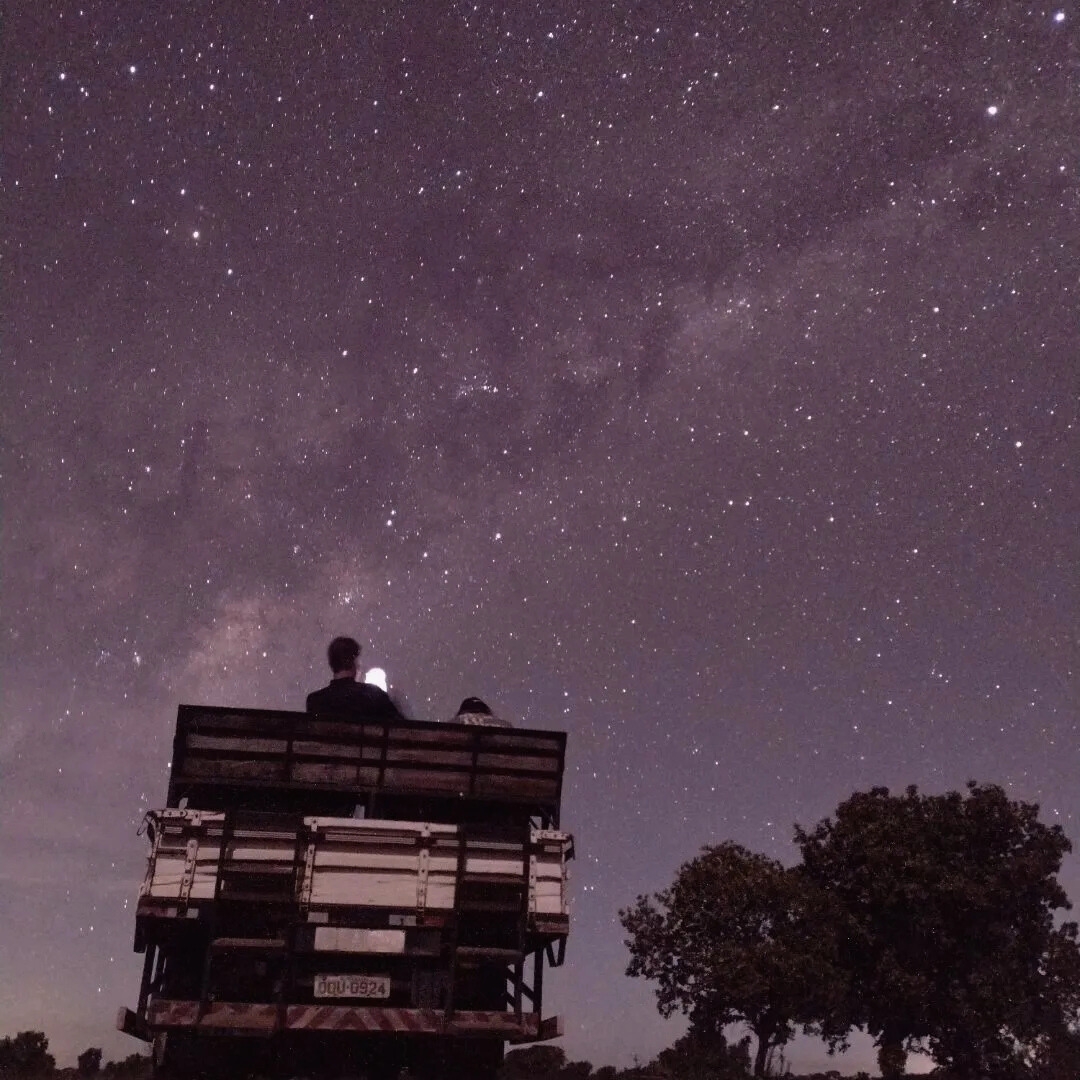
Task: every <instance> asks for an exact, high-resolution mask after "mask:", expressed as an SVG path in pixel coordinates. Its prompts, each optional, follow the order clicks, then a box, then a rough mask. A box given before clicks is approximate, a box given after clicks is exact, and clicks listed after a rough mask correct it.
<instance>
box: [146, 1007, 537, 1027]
mask: <svg viewBox="0 0 1080 1080" xmlns="http://www.w3.org/2000/svg"><path fill="white" fill-rule="evenodd" d="M281 1019H282V1017H281V1013H280V1011H279V1008H278V1006H276V1005H273V1004H267V1003H265V1002H251V1003H245V1002H234V1001H215V1002H212V1003H210V1004H209V1005H208V1006H207V1008H206V1011H205V1012H204V1013H203V1015H202V1017H200V1016H199V1004H198V1002H195V1001H162V1000H158V1001H152V1002H150V1004H149V1007H148V1008H147V1021H148V1023H149V1024H150V1025H152V1026H156V1027H183V1026H190V1025H196V1024H197V1025H198V1026H199V1027H209V1028H215V1029H219V1030H220V1029H228V1028H230V1027H232V1028H236V1029H238V1030H246V1031H273V1030H275V1029H277V1027H278V1025H279V1022H280V1021H281ZM284 1026H285V1027H286V1028H288V1029H291V1030H294V1031H297V1030H299V1031H303V1030H308V1031H361V1032H362V1031H371V1032H396V1033H401V1032H407V1033H416V1034H440V1033H442V1032H447V1031H457V1032H464V1033H468V1032H472V1033H475V1034H481V1033H483V1032H492V1033H495V1032H505V1033H508V1034H518V1035H529V1034H535V1033H537V1032H538V1031H539V1029H540V1018H539V1016H538V1015H537V1014H536V1013H523V1014H522V1016H521V1020H520V1021H519V1020H518V1019H517V1017H515V1016H514V1014H513V1013H508V1012H490V1011H486V1010H479V1009H477V1010H475V1011H469V1010H464V1011H459V1012H455V1013H454V1014H453V1015H452V1016H451V1017H450V1019H449V1020H448V1019H447V1018H446V1017H445V1016H444V1014H443V1013H442V1011H441V1010H438V1009H399V1008H389V1007H367V1006H350V1005H289V1006H287V1007H286V1009H285V1015H284Z"/></svg>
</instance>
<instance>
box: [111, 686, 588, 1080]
mask: <svg viewBox="0 0 1080 1080" xmlns="http://www.w3.org/2000/svg"><path fill="white" fill-rule="evenodd" d="M565 748H566V735H565V734H564V733H563V732H557V731H540V730H526V729H522V728H496V727H483V726H467V725H464V724H454V723H451V724H433V723H423V722H416V721H404V722H382V721H378V722H359V721H350V720H342V719H332V718H323V717H313V716H310V715H307V714H304V713H293V712H278V711H267V710H256V709H227V708H214V707H204V706H191V705H181V706H180V709H179V714H178V716H177V724H176V738H175V741H174V745H173V757H172V767H171V775H170V780H169V789H168V797H167V805H166V807H165V808H164V809H161V810H155V811H152V812H150V813H148V814H147V817H146V823H147V832H148V835H149V838H150V843H151V851H150V856H149V860H148V865H147V871H146V877H145V880H144V881H143V884H142V887H141V888H140V890H139V899H138V906H137V909H136V917H135V950H136V952H140V953H144V954H145V961H144V964H143V973H142V980H141V984H140V987H139V998H138V1003H137V1005H136V1007H135V1008H134V1009H133V1010H132V1009H127V1008H124V1009H121V1010H120V1015H119V1017H118V1021H117V1026H118V1027H119V1028H120V1030H122V1031H125V1032H127V1033H128V1034H130V1035H134V1036H136V1037H137V1038H141V1039H144V1040H146V1041H148V1042H151V1043H152V1044H153V1060H154V1064H155V1068H156V1070H157V1072H158V1073H159V1074H160V1075H162V1076H166V1077H169V1078H173V1080H188V1078H191V1077H197V1076H222V1077H224V1076H230V1077H235V1076H238V1075H244V1074H246V1073H257V1074H261V1075H286V1076H304V1077H323V1076H328V1077H339V1076H365V1077H369V1078H371V1080H386V1078H392V1077H396V1076H397V1075H398V1073H399V1071H400V1070H401V1069H402V1068H408V1070H409V1075H410V1076H413V1077H420V1078H425V1080H451V1078H453V1077H458V1076H460V1077H466V1076H468V1077H476V1078H478V1080H490V1078H491V1077H493V1076H494V1074H495V1072H496V1071H497V1069H498V1067H499V1065H500V1063H501V1061H502V1056H503V1047H504V1043H505V1042H506V1041H509V1042H512V1043H527V1042H535V1041H539V1040H542V1039H548V1038H554V1037H556V1036H557V1035H559V1034H561V1033H562V1032H561V1025H560V1022H559V1019H558V1018H557V1017H549V1018H544V1017H543V1016H542V1006H543V975H544V967H545V963H546V964H547V965H548V966H552V967H555V966H558V965H560V964H561V963H562V961H563V957H564V954H565V948H566V938H567V933H568V931H569V917H568V914H567V875H566V863H567V860H568V859H570V858H572V857H573V841H572V838H571V837H570V835H569V834H567V833H564V832H561V831H560V830H559V804H560V799H561V795H562V780H563V769H564V760H565ZM354 808H355V812H354Z"/></svg>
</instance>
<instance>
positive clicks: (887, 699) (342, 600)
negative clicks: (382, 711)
mask: <svg viewBox="0 0 1080 1080" xmlns="http://www.w3.org/2000/svg"><path fill="white" fill-rule="evenodd" d="M5 6H6V8H7V15H6V17H5V19H4V25H3V35H2V49H3V84H2V152H3V153H2V161H3V193H4V221H3V231H2V255H3V267H2V272H3V292H2V308H3V321H4V327H3V337H2V341H0V355H2V357H3V369H4V381H3V393H2V395H0V416H2V430H3V435H2V437H3V465H4V499H3V522H2V529H3V536H2V551H3V556H4V565H3V609H4V620H3V627H4V637H3V642H4V646H3V655H2V672H0V675H2V688H3V709H2V714H0V927H2V930H0V972H2V977H0V1034H12V1033H14V1032H15V1031H17V1030H20V1029H22V1028H27V1027H30V1028H39V1029H44V1030H45V1031H46V1032H47V1033H48V1034H49V1036H50V1039H51V1041H52V1046H53V1049H54V1051H56V1053H57V1055H58V1057H59V1058H60V1059H61V1061H62V1062H66V1061H69V1060H70V1059H71V1058H72V1057H73V1055H74V1054H75V1053H76V1052H78V1051H80V1050H82V1049H84V1048H85V1047H86V1046H89V1045H104V1046H105V1048H106V1055H107V1056H117V1055H120V1054H127V1053H130V1052H132V1051H134V1050H135V1049H137V1048H138V1046H139V1044H138V1043H136V1042H135V1041H134V1040H131V1039H128V1038H126V1037H124V1036H120V1035H118V1034H115V1033H112V1034H110V1031H111V1026H112V1023H113V1017H114V1015H115V1011H116V1008H117V1007H118V1006H120V1005H132V1004H134V1001H135V997H136V992H137V984H138V973H139V963H140V958H138V957H136V956H135V955H134V954H133V953H132V951H131V939H132V931H133V925H134V920H133V915H134V910H133V909H134V898H135V895H136V891H137V887H138V883H139V881H140V880H141V875H142V871H143V867H144V858H145V852H146V841H145V839H144V838H140V837H138V836H136V828H137V826H138V824H139V821H140V819H141V816H142V812H143V810H144V809H145V808H146V807H148V806H154V805H159V804H160V803H161V802H162V801H163V798H164V792H165V784H166V779H167V769H168V761H169V755H170V747H171V738H172V727H173V723H174V720H175V711H176V705H177V704H178V703H179V702H181V701H183V702H201V703H213V704H226V705H246V706H263V707H269V708H302V707H303V702H304V695H305V694H306V693H307V691H308V690H311V689H313V688H314V687H316V686H318V685H321V684H322V683H323V682H325V679H326V676H327V675H328V670H327V669H326V666H325V647H326V643H327V641H328V640H329V638H330V637H331V636H332V635H333V634H336V633H347V634H352V635H353V636H355V637H357V638H359V639H360V640H361V641H362V642H363V643H364V647H365V657H364V658H365V660H366V661H368V662H370V663H372V664H375V663H377V664H380V665H382V666H384V667H385V668H386V669H387V670H388V671H389V673H390V677H391V681H392V683H393V684H394V685H395V686H396V687H398V688H399V689H400V690H401V691H403V692H404V693H405V694H406V695H407V698H408V701H409V702H410V704H411V707H412V710H413V713H414V715H415V716H416V717H417V718H418V719H431V720H437V719H447V718H449V717H450V716H451V715H452V714H453V713H454V711H455V710H456V708H457V705H458V703H459V701H460V700H461V699H462V698H463V697H465V696H467V695H472V694H476V695H479V696H481V697H483V698H485V699H486V700H487V701H489V703H490V704H491V705H492V706H493V707H494V708H495V710H496V711H497V712H499V713H501V714H502V715H504V716H506V717H507V718H508V719H510V720H512V721H513V722H514V723H515V724H518V725H525V726H534V727H553V728H561V729H565V730H566V731H568V732H569V748H568V752H569V765H568V787H567V796H566V799H565V802H564V825H565V826H566V827H567V828H569V829H571V830H572V831H573V832H574V833H575V834H576V837H577V847H578V852H579V859H578V861H577V863H576V864H575V865H574V907H573V918H574V926H573V930H572V934H571V939H570V943H569V950H568V960H567V966H566V968H564V969H563V971H562V972H561V973H559V975H558V977H553V978H552V980H551V983H550V990H551V1000H550V1001H549V1011H552V1012H558V1013H561V1014H562V1015H563V1016H564V1017H565V1018H566V1027H567V1037H566V1039H565V1040H564V1044H563V1045H564V1046H565V1049H566V1050H567V1052H568V1053H569V1054H570V1055H571V1056H573V1057H588V1058H589V1059H590V1060H592V1061H593V1062H595V1063H596V1064H601V1063H604V1062H611V1063H616V1064H626V1063H628V1062H629V1060H630V1057H631V1055H632V1054H635V1053H636V1054H638V1055H640V1056H641V1057H643V1058H647V1057H649V1056H651V1055H652V1054H654V1053H655V1052H656V1050H658V1049H659V1048H660V1047H662V1046H664V1045H667V1044H669V1043H670V1042H671V1041H673V1039H674V1038H675V1037H676V1035H677V1034H678V1031H679V1030H680V1029H679V1025H678V1024H677V1023H676V1022H674V1021H673V1022H671V1023H665V1022H662V1021H661V1020H660V1019H659V1017H658V1016H657V1015H656V1011H655V1007H654V1004H653V997H652V993H651V990H650V989H649V987H648V986H647V985H646V984H644V983H641V982H640V981H637V980H635V981H631V980H628V979H626V978H625V977H624V975H623V971H624V968H625V965H626V961H627V953H626V950H625V949H624V947H623V945H622V937H623V934H622V931H621V929H620V927H619V926H618V921H617V910H618V908H619V907H620V906H623V905H626V904H628V903H630V902H631V901H632V900H633V898H634V896H635V895H636V894H637V893H639V892H643V891H646V890H653V889H656V888H660V887H662V886H664V885H665V884H666V883H668V882H669V881H670V879H671V877H672V875H673V873H674V871H675V869H676V868H677V866H678V865H679V864H680V863H681V862H682V861H684V860H685V859H687V858H690V857H692V856H693V855H694V854H695V852H696V851H697V850H698V848H699V847H700V845H702V844H705V843H710V842H719V841H721V840H725V839H733V840H736V841H738V842H740V843H743V844H745V845H747V846H749V847H750V848H753V849H754V850H758V851H762V852H766V853H768V854H770V855H773V856H776V857H778V858H781V859H784V860H786V861H792V860H793V859H794V857H795V853H794V848H793V846H792V843H791V837H792V825H793V823H794V822H796V821H798V822H800V823H802V824H804V825H809V824H812V823H814V822H815V821H817V820H818V819H820V818H821V817H823V816H824V815H826V814H828V813H830V812H831V811H832V810H833V809H834V808H835V806H836V805H837V803H838V802H839V801H840V800H841V799H843V798H844V797H845V796H847V795H848V794H850V793H851V792H852V791H854V790H856V789H862V788H866V787H868V786H871V785H875V784H884V785H888V786H890V787H893V788H899V787H903V786H904V785H906V784H909V783H916V784H918V785H919V786H920V787H921V788H924V789H925V790H927V791H942V790H946V789H948V788H955V787H959V786H961V785H962V784H963V783H964V782H965V781H967V780H968V779H978V780H981V781H987V782H996V783H1000V784H1002V785H1004V786H1005V787H1006V789H1007V790H1008V791H1009V792H1010V794H1012V795H1013V796H1015V797H1018V798H1025V799H1033V800H1036V801H1038V802H1039V803H1040V804H1041V806H1042V811H1043V818H1044V820H1047V821H1049V822H1057V823H1060V824H1062V825H1063V826H1064V827H1065V829H1066V831H1067V832H1068V833H1069V834H1070V835H1072V836H1073V838H1074V839H1075V840H1077V841H1080V784H1078V782H1077V776H1078V773H1080V720H1078V708H1077V706H1078V688H1077V676H1078V670H1077V668H1078V663H1080V659H1078V652H1080V645H1078V637H1077V618H1078V593H1080V572H1078V564H1080V483H1078V478H1077V474H1078V469H1077V463H1078V461H1080V453H1078V434H1080V416H1078V413H1080V407H1078V400H1080V359H1078V347H1077V332H1078V329H1080V318H1078V301H1080V295H1078V292H1080V285H1078V283H1080V187H1078V183H1077V177H1078V171H1080V157H1078V154H1080V149H1078V148H1080V122H1078V115H1080V113H1078V110H1080V37H1078V28H1080V9H1074V8H1073V7H1071V6H1069V5H1066V6H1063V7H1045V6H1041V5H1039V4H1035V5H1034V6H1031V5H1026V4H1022V3H1019V2H1017V0H998V2H993V0H991V2H986V3H979V2H975V0H952V2H948V0H936V2H931V0H923V2H915V0H910V2H897V3H885V2H874V3H865V4H862V5H859V4H852V3H839V2H832V3H829V2H821V3H808V2H795V0H793V2H791V3H784V4H780V3H763V2H760V0H748V2H731V3H728V4H723V3H719V2H718V3H714V4H710V3H698V4H694V3H689V2H681V3H677V4H676V3H667V2H643V3H611V2H607V0H605V2H603V3H601V2H596V3H593V4H580V3H577V4H575V3H563V4H556V3H551V4H532V3H508V4H505V5H500V6H495V7H491V6H488V5H485V4H477V5H474V4H472V3H453V2H447V3H445V4H434V3H423V2H420V0H409V2H399V3H393V2H388V3H386V4H374V3H367V2H353V3H344V4H341V5H340V6H339V5H331V4H322V3H307V4H304V3H299V2H298V3H279V4H273V5H272V4H269V3H267V4H254V3H243V2H239V0H233V2H224V0H222V2H218V3H202V4H200V3H190V4H188V3H185V4H168V5H166V4H156V3H146V2H144V0H138V2H131V3H123V2H114V3H93V2H88V3H86V4H85V5H84V6H82V7H81V8H80V6H79V5H78V4H69V3H58V4H50V3H43V2H39V3H31V2H29V0H12V2H10V3H8V4H7V5H5ZM1062 880H1063V883H1064V884H1065V886H1066V888H1067V890H1068V891H1069V892H1070V894H1071V895H1072V896H1073V897H1074V899H1076V900H1080V855H1073V856H1071V857H1070V860H1069V861H1068V862H1067V864H1066V866H1065V868H1064V871H1063V875H1062ZM793 1059H794V1062H795V1064H796V1066H807V1067H809V1066H811V1065H816V1064H817V1063H818V1062H821V1061H824V1060H825V1057H824V1053H823V1051H822V1050H821V1048H820V1045H819V1044H817V1043H806V1044H805V1045H803V1046H800V1047H797V1048H796V1050H795V1051H794V1054H793ZM869 1060H870V1058H869V1057H868V1056H867V1055H866V1054H865V1053H864V1052H863V1053H856V1054H853V1055H852V1056H851V1057H850V1058H849V1059H848V1060H847V1061H846V1062H845V1063H844V1067H850V1068H852V1069H854V1068H855V1067H860V1066H862V1065H865V1064H866V1063H867V1062H868V1061H869Z"/></svg>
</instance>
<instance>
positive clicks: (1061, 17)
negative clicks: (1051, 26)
mask: <svg viewBox="0 0 1080 1080" xmlns="http://www.w3.org/2000/svg"><path fill="white" fill-rule="evenodd" d="M1064 21H1065V12H1064V11H1055V12H1054V22H1064Z"/></svg>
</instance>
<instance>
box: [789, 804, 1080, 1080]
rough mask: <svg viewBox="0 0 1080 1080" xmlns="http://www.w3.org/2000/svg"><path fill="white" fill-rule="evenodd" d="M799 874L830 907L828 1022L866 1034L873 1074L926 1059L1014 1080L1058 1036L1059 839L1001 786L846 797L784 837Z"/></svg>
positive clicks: (1063, 984)
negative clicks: (839, 995)
mask: <svg viewBox="0 0 1080 1080" xmlns="http://www.w3.org/2000/svg"><path fill="white" fill-rule="evenodd" d="M796 839H797V841H798V843H799V846H800V847H801V849H802V853H803V862H804V869H805V872H806V874H807V875H808V877H809V878H810V879H811V880H812V881H813V882H814V883H815V884H816V885H817V886H818V887H820V888H822V889H824V890H827V891H828V892H829V893H830V894H831V895H832V896H833V897H834V898H835V900H836V901H837V903H838V906H839V909H840V912H841V915H840V917H841V919H842V933H841V934H840V935H839V940H840V941H841V942H842V943H843V950H842V956H841V960H842V963H843V965H844V967H845V969H846V970H847V973H848V985H847V990H846V993H845V995H844V998H843V1005H842V1007H841V1009H840V1010H839V1011H838V1012H835V1013H833V1016H832V1020H831V1021H830V1022H829V1024H828V1025H826V1031H825V1033H826V1035H827V1036H829V1037H831V1039H832V1040H833V1041H834V1043H835V1042H839V1041H842V1039H843V1037H844V1035H845V1034H846V1032H847V1031H848V1030H850V1028H852V1027H862V1028H865V1029H866V1030H867V1031H868V1032H869V1033H870V1034H871V1035H872V1036H873V1037H874V1039H875V1042H876V1044H877V1046H878V1049H879V1063H880V1066H881V1072H882V1075H883V1076H884V1077H892V1076H897V1075H902V1073H903V1070H904V1062H905V1058H906V1053H907V1051H908V1050H910V1049H912V1048H914V1047H916V1046H925V1048H926V1049H927V1050H928V1051H929V1052H930V1054H931V1055H932V1056H933V1057H934V1059H935V1061H937V1062H938V1064H939V1065H941V1066H943V1067H944V1068H946V1069H947V1070H948V1072H949V1074H950V1075H952V1076H954V1077H957V1078H968V1077H971V1078H974V1077H995V1076H1000V1077H1008V1076H1012V1075H1015V1073H1016V1070H1017V1068H1019V1067H1020V1066H1021V1065H1023V1064H1024V1063H1025V1062H1026V1061H1027V1060H1030V1058H1031V1057H1032V1056H1033V1055H1034V1053H1035V1052H1036V1050H1037V1048H1038V1045H1039V1041H1040V1039H1042V1038H1044V1037H1045V1035H1046V1034H1047V1033H1048V1032H1051V1031H1055V1030H1058V1029H1060V1028H1061V1027H1062V1025H1063V1023H1064V1019H1063V1017H1064V1012H1065V1010H1066V1004H1067V1001H1068V1000H1069V993H1070V987H1075V985H1076V978H1077V972H1078V971H1080V954H1078V951H1077V944H1076V925H1075V924H1072V923H1067V924H1065V925H1063V926H1061V927H1057V928H1055V925H1054V913H1055V911H1056V910H1057V909H1061V908H1067V907H1068V906H1069V904H1068V900H1067V898H1066V896H1065V893H1064V891H1063V890H1062V888H1061V886H1060V885H1059V884H1058V881H1057V877H1056V875H1057V873H1058V870H1059V869H1060V867H1061V860H1062V856H1063V855H1064V854H1065V853H1066V852H1067V851H1069V850H1070V844H1069V841H1068V840H1067V839H1066V837H1065V834H1064V833H1063V832H1062V830H1061V829H1060V827H1058V826H1056V825H1055V826H1047V825H1044V824H1042V823H1041V822H1040V821H1039V820H1038V807H1037V806H1034V805H1032V804H1029V803H1023V802H1011V801H1010V800H1009V799H1008V798H1007V797H1006V795H1005V793H1004V792H1003V791H1002V789H1001V788H999V787H996V786H992V785H986V786H980V785H978V784H974V783H973V784H969V785H968V790H967V793H966V794H961V793H959V792H951V793H949V794H947V795H920V794H919V793H918V791H917V790H916V789H915V788H914V787H910V788H908V789H907V791H906V792H905V793H904V794H903V795H890V794H889V792H888V790H887V789H885V788H875V789H873V790H872V791H869V792H864V793H856V794H855V795H852V796H851V798H849V799H848V800H847V801H845V802H844V803H842V804H841V805H840V806H839V807H838V808H837V810H836V814H835V817H834V818H832V819H826V820H824V821H822V822H821V823H820V824H818V825H817V826H816V827H815V828H814V829H813V830H812V831H810V832H804V831H803V830H801V829H797V830H796Z"/></svg>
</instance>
